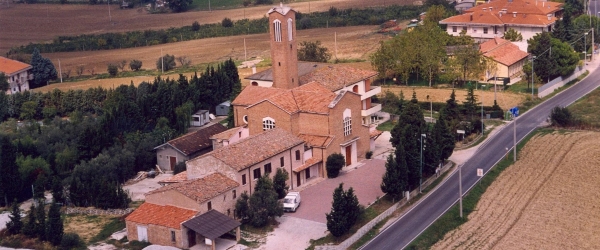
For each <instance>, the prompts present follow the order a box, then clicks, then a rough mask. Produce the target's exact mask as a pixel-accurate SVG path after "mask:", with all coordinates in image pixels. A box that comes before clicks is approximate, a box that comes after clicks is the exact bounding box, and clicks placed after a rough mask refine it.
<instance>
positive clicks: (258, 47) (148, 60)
mask: <svg viewBox="0 0 600 250" xmlns="http://www.w3.org/2000/svg"><path fill="white" fill-rule="evenodd" d="M376 27H377V26H354V27H339V28H329V29H310V30H299V31H298V40H299V42H302V41H307V40H311V41H313V40H320V41H321V42H322V44H323V46H325V47H327V48H329V50H331V52H332V54H334V48H335V42H334V32H337V44H338V50H337V54H338V58H355V59H367V56H368V54H370V53H372V52H373V51H375V50H376V49H377V48H378V46H379V41H381V40H383V39H385V38H386V36H383V35H381V34H377V33H374V30H375V29H376ZM244 38H246V53H247V58H248V59H250V58H251V57H257V58H269V57H270V45H269V38H268V34H256V35H248V36H233V37H218V38H208V39H201V40H193V41H185V42H178V43H169V44H164V45H157V46H149V47H139V48H129V49H118V50H101V51H87V52H63V53H50V54H44V55H43V56H45V57H48V58H50V59H51V60H52V61H53V63H54V65H56V66H58V59H60V62H61V67H62V69H63V71H65V70H69V69H70V70H71V75H72V76H74V75H75V70H76V67H77V66H79V65H83V66H84V67H85V69H86V72H85V73H84V74H89V72H87V70H89V69H95V72H96V73H105V72H106V68H107V67H106V65H107V64H109V63H116V62H120V61H121V60H126V61H128V62H129V61H130V60H132V59H136V60H140V61H142V64H143V66H142V68H144V69H148V70H155V68H156V60H157V59H158V58H159V57H160V54H161V50H162V52H163V53H165V54H167V53H168V54H171V55H175V56H176V57H177V56H183V55H185V56H187V57H188V58H189V59H191V60H192V63H193V64H200V63H210V62H217V61H224V60H227V59H229V58H230V57H231V58H233V59H234V60H244ZM350 65H351V66H358V67H361V68H365V67H368V68H370V67H371V66H370V64H369V63H364V62H363V63H351V64H350ZM127 67H128V66H127ZM263 69H266V68H258V69H257V70H259V71H260V70H263ZM202 71H204V70H203V69H202V70H200V72H202ZM251 73H252V72H251V70H250V69H240V77H241V78H242V79H243V78H244V77H246V76H248V75H250V74H251ZM154 74H156V71H154V72H149V74H148V76H137V77H129V78H110V79H94V80H87V81H80V82H71V83H58V84H52V85H50V86H47V87H43V88H39V90H41V91H48V90H52V89H54V88H58V89H61V90H67V89H87V88H90V87H96V86H102V87H108V88H110V87H112V86H113V85H114V86H118V85H120V84H129V83H130V82H131V81H133V82H134V84H136V85H137V84H139V83H141V82H142V81H148V80H152V79H154ZM191 74H193V73H186V74H185V75H191ZM167 76H171V78H173V77H178V75H177V74H175V75H169V74H168V73H167ZM243 83H244V84H245V82H244V81H243Z"/></svg>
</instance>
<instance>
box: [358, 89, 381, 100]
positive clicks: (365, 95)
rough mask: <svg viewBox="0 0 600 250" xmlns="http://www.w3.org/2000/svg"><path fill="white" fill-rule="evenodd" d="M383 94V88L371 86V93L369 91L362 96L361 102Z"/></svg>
mask: <svg viewBox="0 0 600 250" xmlns="http://www.w3.org/2000/svg"><path fill="white" fill-rule="evenodd" d="M379 93H381V87H380V86H371V89H370V90H369V91H367V92H366V93H364V94H362V95H361V96H360V100H361V101H362V100H365V99H367V98H369V97H371V96H374V95H376V94H379Z"/></svg>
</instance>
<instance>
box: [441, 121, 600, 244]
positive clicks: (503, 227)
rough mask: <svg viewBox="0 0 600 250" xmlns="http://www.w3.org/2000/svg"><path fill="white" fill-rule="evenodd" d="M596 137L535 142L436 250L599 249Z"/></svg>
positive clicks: (564, 136) (546, 137)
mask: <svg viewBox="0 0 600 250" xmlns="http://www.w3.org/2000/svg"><path fill="white" fill-rule="evenodd" d="M598 139H600V133H597V132H575V133H568V134H559V133H553V134H548V135H543V136H537V137H535V138H533V139H532V140H531V141H530V142H529V143H528V144H527V145H526V146H525V148H524V149H523V151H522V153H520V155H519V158H520V159H519V161H518V162H517V163H516V164H515V165H513V166H511V167H509V168H508V169H506V170H505V171H504V172H503V173H502V174H501V175H500V177H499V178H498V179H497V180H496V181H495V182H494V183H493V184H492V185H491V186H490V187H489V188H488V189H487V191H486V192H485V194H484V195H483V196H482V198H481V200H480V201H479V203H478V204H477V207H476V209H475V211H474V212H473V213H471V214H470V215H469V221H468V222H467V223H465V224H464V225H463V226H461V227H460V228H459V229H458V230H454V231H452V232H450V233H448V234H447V235H446V236H445V237H444V240H442V241H441V242H439V243H438V244H436V245H435V246H434V249H457V248H458V249H593V248H595V247H597V246H598V245H600V238H599V237H598V235H600V229H599V226H600V213H599V212H598V211H599V209H598V204H599V202H600V195H599V194H598V192H597V191H598V190H599V189H600V182H598V181H597V179H598V178H599V177H600V169H599V168H598V166H600V145H599V144H598V143H597V141H598Z"/></svg>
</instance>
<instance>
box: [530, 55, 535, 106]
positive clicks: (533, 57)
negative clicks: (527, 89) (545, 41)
mask: <svg viewBox="0 0 600 250" xmlns="http://www.w3.org/2000/svg"><path fill="white" fill-rule="evenodd" d="M535 58H536V56H532V57H531V98H532V99H533V86H534V84H533V60H535Z"/></svg>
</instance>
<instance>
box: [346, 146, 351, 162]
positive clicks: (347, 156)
mask: <svg viewBox="0 0 600 250" xmlns="http://www.w3.org/2000/svg"><path fill="white" fill-rule="evenodd" d="M350 165H352V145H349V146H348V147H346V166H350Z"/></svg>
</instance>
